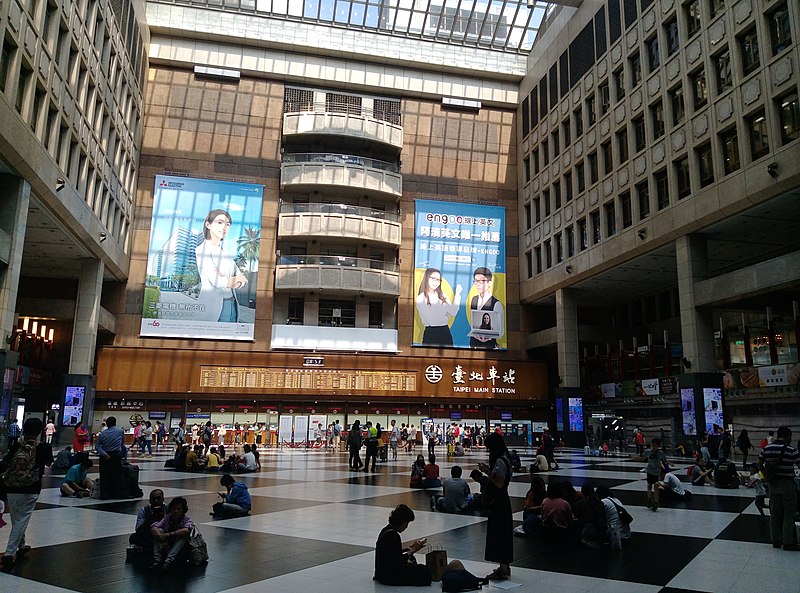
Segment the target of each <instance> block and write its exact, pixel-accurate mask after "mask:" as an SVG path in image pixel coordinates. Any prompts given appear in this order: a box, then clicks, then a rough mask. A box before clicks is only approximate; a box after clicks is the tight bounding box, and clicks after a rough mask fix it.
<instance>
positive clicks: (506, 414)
mask: <svg viewBox="0 0 800 593" xmlns="http://www.w3.org/2000/svg"><path fill="white" fill-rule="evenodd" d="M512 418H513V415H512V414H511V412H500V420H511V419H512Z"/></svg>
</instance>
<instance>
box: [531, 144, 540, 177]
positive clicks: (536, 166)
mask: <svg viewBox="0 0 800 593" xmlns="http://www.w3.org/2000/svg"><path fill="white" fill-rule="evenodd" d="M531 160H532V161H533V174H534V175H538V174H539V149H538V148H534V149H533V152H532V153H531Z"/></svg>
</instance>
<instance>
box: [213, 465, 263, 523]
mask: <svg viewBox="0 0 800 593" xmlns="http://www.w3.org/2000/svg"><path fill="white" fill-rule="evenodd" d="M219 483H220V484H222V485H223V486H225V488H226V489H227V490H228V492H227V493H226V494H223V493H222V492H220V493H219V495H220V496H221V497H222V502H217V503H215V504H214V507H213V510H212V511H211V515H212V516H214V517H221V518H223V519H229V518H232V517H244V516H246V515H249V514H250V510H251V509H252V504H253V503H252V499H251V498H250V492H249V491H248V490H247V486H246V485H245V484H244V483H242V482H237V481H236V479H235V478H234V477H233V476H232V475H230V474H224V475H223V476H222V477H221V478H220V479H219Z"/></svg>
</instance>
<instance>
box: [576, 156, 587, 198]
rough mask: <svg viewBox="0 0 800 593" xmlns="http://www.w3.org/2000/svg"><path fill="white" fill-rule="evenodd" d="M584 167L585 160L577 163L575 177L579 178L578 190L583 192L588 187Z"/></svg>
mask: <svg viewBox="0 0 800 593" xmlns="http://www.w3.org/2000/svg"><path fill="white" fill-rule="evenodd" d="M584 169H585V167H584V166H583V161H580V162H579V163H578V164H577V165H575V177H577V178H578V192H582V191H584V190H585V189H586V173H585V171H584Z"/></svg>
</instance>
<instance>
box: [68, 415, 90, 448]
mask: <svg viewBox="0 0 800 593" xmlns="http://www.w3.org/2000/svg"><path fill="white" fill-rule="evenodd" d="M88 442H89V429H88V428H86V426H85V425H84V423H83V422H78V424H76V425H75V434H74V435H73V437H72V450H73V451H74V452H75V453H76V454H77V453H83V449H84V447H85V446H86V443H88Z"/></svg>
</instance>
